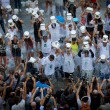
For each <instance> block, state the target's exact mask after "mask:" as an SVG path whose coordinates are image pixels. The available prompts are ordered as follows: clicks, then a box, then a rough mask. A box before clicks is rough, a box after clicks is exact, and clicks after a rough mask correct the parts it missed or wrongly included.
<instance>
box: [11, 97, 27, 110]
mask: <svg viewBox="0 0 110 110" xmlns="http://www.w3.org/2000/svg"><path fill="white" fill-rule="evenodd" d="M12 110H25V100H24V99H22V100H21V102H20V103H19V104H18V105H16V104H15V105H13V106H12Z"/></svg>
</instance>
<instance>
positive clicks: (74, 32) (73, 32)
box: [71, 30, 76, 38]
mask: <svg viewBox="0 0 110 110" xmlns="http://www.w3.org/2000/svg"><path fill="white" fill-rule="evenodd" d="M71 37H72V38H76V30H72V31H71Z"/></svg>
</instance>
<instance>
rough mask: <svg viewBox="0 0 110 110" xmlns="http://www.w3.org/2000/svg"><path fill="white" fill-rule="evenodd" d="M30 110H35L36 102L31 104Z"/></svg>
mask: <svg viewBox="0 0 110 110" xmlns="http://www.w3.org/2000/svg"><path fill="white" fill-rule="evenodd" d="M31 107H32V110H36V102H32V103H31Z"/></svg>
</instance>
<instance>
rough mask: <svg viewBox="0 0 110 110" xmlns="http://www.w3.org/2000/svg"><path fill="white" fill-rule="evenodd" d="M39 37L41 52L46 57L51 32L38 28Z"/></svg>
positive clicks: (49, 45)
mask: <svg viewBox="0 0 110 110" xmlns="http://www.w3.org/2000/svg"><path fill="white" fill-rule="evenodd" d="M41 33H42V34H41ZM39 37H40V39H41V50H42V53H43V55H44V57H46V56H48V55H49V53H50V52H51V34H50V32H49V31H48V30H39Z"/></svg>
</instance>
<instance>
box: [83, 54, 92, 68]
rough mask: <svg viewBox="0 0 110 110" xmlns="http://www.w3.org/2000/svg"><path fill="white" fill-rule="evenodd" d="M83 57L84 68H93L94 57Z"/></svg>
mask: <svg viewBox="0 0 110 110" xmlns="http://www.w3.org/2000/svg"><path fill="white" fill-rule="evenodd" d="M81 59H82V70H93V59H92V58H91V57H90V56H89V57H85V56H81Z"/></svg>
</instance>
